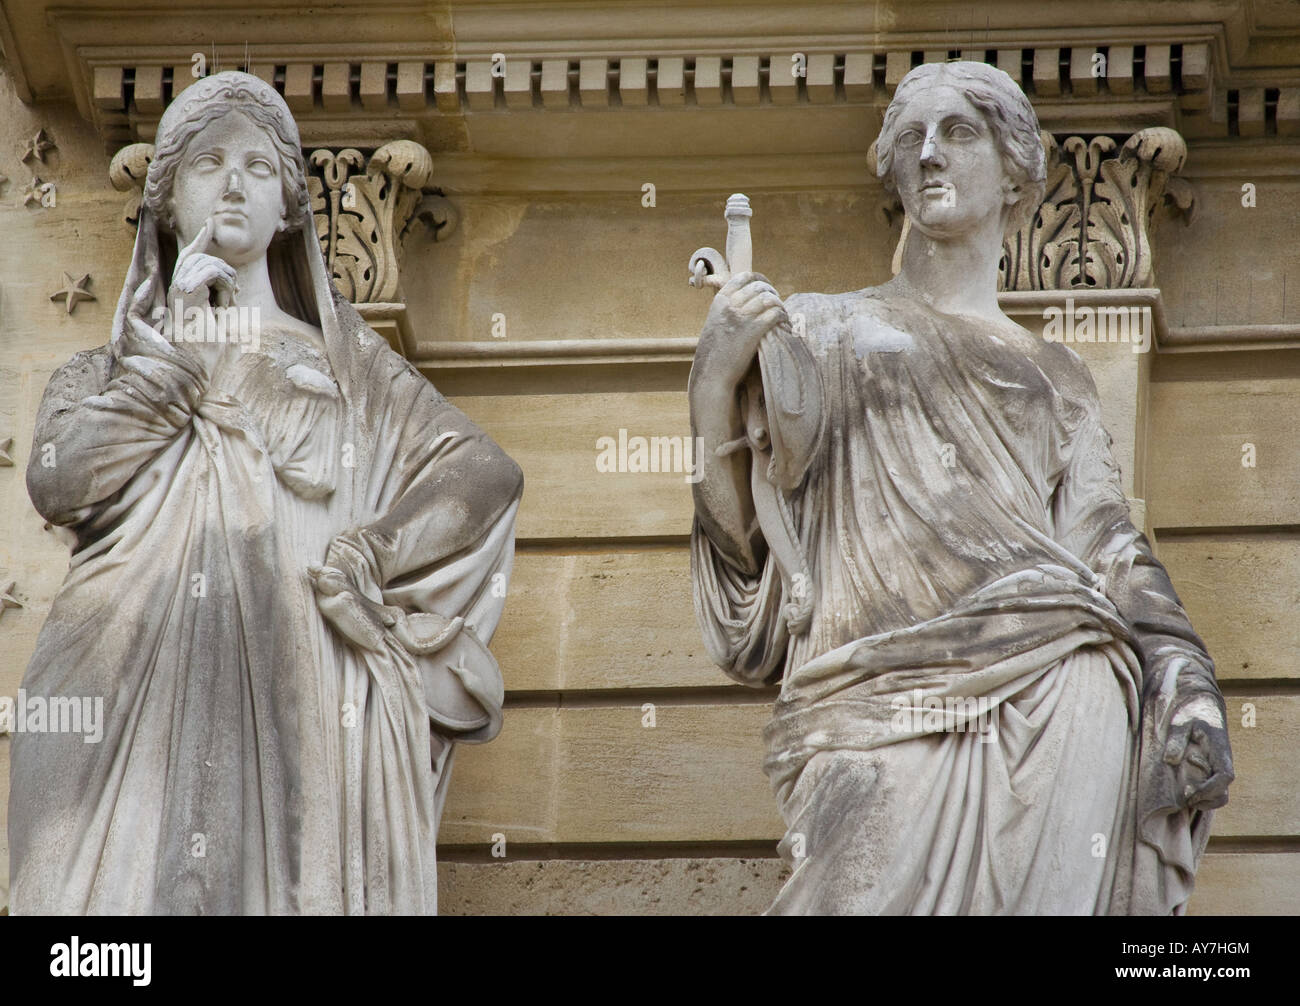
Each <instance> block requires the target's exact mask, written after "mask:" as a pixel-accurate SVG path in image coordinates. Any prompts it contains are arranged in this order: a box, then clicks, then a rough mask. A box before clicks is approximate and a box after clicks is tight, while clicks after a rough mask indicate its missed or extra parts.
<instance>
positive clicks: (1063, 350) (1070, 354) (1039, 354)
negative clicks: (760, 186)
mask: <svg viewBox="0 0 1300 1006" xmlns="http://www.w3.org/2000/svg"><path fill="white" fill-rule="evenodd" d="M1031 338H1032V336H1031ZM1033 343H1034V344H1035V350H1034V353H1035V357H1036V359H1035V362H1036V363H1037V364H1038V366H1039V368H1040V369H1041V370H1042V371H1043V373H1044V374H1045V375H1047V377H1048V379H1049V380H1050V381H1051V382H1052V384H1053V386H1054V387H1055V388H1056V390H1057V391H1058V392H1059V393H1061V394H1062V395H1064V396H1065V397H1066V398H1071V399H1076V400H1079V401H1085V402H1089V401H1097V399H1098V396H1097V382H1096V381H1095V380H1094V379H1093V376H1092V371H1091V370H1089V369H1088V365H1087V364H1086V363H1084V362H1083V357H1081V356H1080V355H1079V354H1078V353H1076V352H1075V351H1074V350H1073V349H1071V348H1070V347H1069V346H1065V345H1062V344H1061V343H1059V342H1051V341H1049V340H1047V339H1037V338H1035V339H1033Z"/></svg>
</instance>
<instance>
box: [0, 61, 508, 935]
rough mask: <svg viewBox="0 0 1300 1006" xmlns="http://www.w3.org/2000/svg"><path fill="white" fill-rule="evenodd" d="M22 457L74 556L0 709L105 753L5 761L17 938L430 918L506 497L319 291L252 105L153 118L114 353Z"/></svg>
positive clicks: (428, 400) (259, 92)
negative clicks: (37, 716)
mask: <svg viewBox="0 0 1300 1006" xmlns="http://www.w3.org/2000/svg"><path fill="white" fill-rule="evenodd" d="M232 309H234V310H232ZM218 316H220V317H221V318H222V320H223V321H228V322H229V324H228V325H227V326H226V327H227V328H230V331H229V332H226V333H225V334H226V336H227V337H226V338H224V339H223V340H222V341H215V340H213V338H212V336H213V333H214V332H218V331H221V332H224V331H225V329H221V328H220V326H217V325H215V324H214V322H215V321H216V320H217V318H218ZM231 326H233V327H231ZM195 339H199V340H204V341H198V342H196V341H194V340H195ZM35 445H36V446H35V449H34V451H33V455H32V457H33V461H32V464H31V466H30V468H29V470H28V476H27V479H28V489H29V492H30V494H31V497H32V501H33V502H34V503H35V505H36V508H37V509H38V510H39V511H40V512H41V513H42V514H43V515H44V516H45V517H46V518H47V519H48V520H49V521H51V522H52V523H53V524H55V525H58V526H61V527H62V528H65V529H67V530H68V531H69V532H71V535H72V537H73V539H74V545H73V552H72V562H71V569H70V571H69V573H68V576H67V579H66V581H65V582H64V584H63V586H62V587H61V588H60V590H59V592H58V594H57V596H56V597H55V599H54V603H53V607H52V609H51V611H50V614H49V618H48V620H47V621H46V623H45V626H44V628H43V630H42V632H41V635H40V638H39V640H38V642H37V646H36V652H35V655H34V656H33V657H32V660H31V663H30V665H29V667H28V669H27V674H26V677H25V678H24V681H23V688H24V689H25V690H26V692H27V694H28V695H40V696H60V695H63V696H86V695H90V696H103V698H104V707H105V713H104V720H105V722H104V733H103V738H102V741H101V742H100V743H98V744H86V743H83V738H82V737H80V736H77V735H71V734H57V733H24V734H18V735H16V736H15V738H14V741H13V749H12V787H11V794H10V808H9V839H10V849H11V856H12V908H13V910H14V911H15V913H153V914H176V913H199V914H219V913H299V912H301V913H397V912H401V913H423V912H433V911H435V910H436V899H437V878H436V872H435V863H434V843H435V839H436V835H437V825H438V817H439V814H440V812H441V807H442V800H443V797H444V794H445V791H446V786H447V782H448V778H449V773H450V768H451V764H450V762H451V755H452V750H453V742H454V741H455V740H457V739H460V740H467V741H486V740H490V739H491V738H492V737H493V736H494V735H495V734H496V732H497V730H498V729H499V727H500V723H501V702H502V697H503V689H502V681H501V676H500V672H499V670H498V668H497V665H496V662H495V661H494V660H493V658H492V655H491V654H490V653H489V652H488V650H487V649H486V645H485V644H486V643H487V642H488V641H489V640H490V639H491V636H492V633H493V630H494V629H495V627H496V624H497V621H498V619H499V617H500V614H501V609H502V605H503V604H504V601H503V600H502V598H503V597H504V594H505V591H504V585H505V582H506V578H507V577H508V576H509V572H510V566H511V561H512V557H513V527H514V517H515V511H516V507H517V505H518V499H519V496H520V492H521V489H522V479H521V475H520V471H519V468H518V467H517V466H516V465H515V463H514V462H513V461H512V460H511V459H510V458H509V457H507V456H506V455H505V454H504V453H503V452H502V451H501V450H500V448H498V447H497V446H496V445H495V444H494V443H493V442H492V441H491V440H489V439H488V437H487V436H486V435H485V434H484V433H483V432H482V431H481V430H480V429H479V428H478V427H476V426H475V425H474V424H473V423H472V422H470V421H469V419H467V418H466V416H465V415H464V414H463V413H461V412H460V411H459V410H458V409H456V408H455V407H453V406H452V405H450V404H449V403H448V402H447V401H446V400H445V399H444V398H443V397H442V396H441V395H439V394H438V392H437V391H436V390H434V388H433V387H432V386H431V385H430V384H429V382H428V381H426V380H425V379H424V378H423V377H422V376H421V375H420V374H419V373H418V372H417V371H416V370H415V369H414V368H413V367H412V366H411V365H410V364H408V363H407V362H406V361H404V360H403V359H402V358H400V357H399V356H398V355H397V354H395V353H394V352H392V351H391V350H390V349H389V348H388V345H387V344H386V343H385V341H384V340H383V339H382V338H381V337H379V336H378V335H377V334H376V333H375V332H374V331H372V330H371V329H370V328H369V327H367V325H366V324H365V322H364V321H363V320H362V319H361V318H360V316H359V315H358V314H357V313H356V311H355V310H353V308H352V306H351V305H350V304H348V303H347V301H346V300H344V299H343V298H342V297H341V296H340V295H339V294H338V293H337V291H336V290H335V289H334V287H333V284H332V283H331V281H330V278H329V274H328V271H327V269H326V266H325V262H324V259H323V256H322V253H321V247H320V243H319V240H318V238H317V234H316V228H315V223H314V221H313V217H312V214H311V211H310V204H309V198H308V190H307V181H306V166H305V163H304V161H303V156H302V151H301V148H300V141H299V137H298V130H297V127H296V125H295V123H294V121H293V118H292V116H291V115H290V113H289V110H288V107H287V106H286V105H285V103H284V101H283V99H281V97H280V96H279V95H278V94H277V93H276V92H275V90H274V89H273V88H272V87H270V86H269V85H268V84H266V83H264V82H263V81H261V80H259V79H258V78H256V77H252V76H249V75H247V74H243V73H232V72H227V73H219V74H216V75H214V76H211V77H207V78H205V79H202V80H199V81H197V82H196V83H194V84H192V85H191V86H190V87H188V88H187V89H186V90H184V91H183V92H181V93H180V94H179V95H178V96H177V98H176V100H175V101H174V102H173V103H172V104H171V105H170V106H169V107H168V109H167V110H166V112H165V113H164V115H163V117H162V121H161V122H160V124H159V127H158V134H157V139H156V148H155V154H154V158H153V161H152V163H151V164H150V166H149V172H148V179H147V183H146V187H145V193H144V199H143V206H142V210H141V213H140V223H139V230H138V234H137V237H136V242H135V250H134V254H133V256H132V260H131V263H130V267H129V269H128V271H127V276H126V282H125V284H124V285H123V288H122V295H121V299H120V301H119V304H118V308H117V312H116V315H115V317H114V321H113V330H112V334H111V338H110V341H109V342H108V343H107V345H104V346H101V347H100V348H98V349H94V350H91V351H89V352H84V353H80V354H78V355H77V356H76V357H74V358H73V360H72V361H71V362H70V363H68V364H67V365H65V366H64V367H62V368H60V369H59V370H58V371H57V372H56V373H55V374H54V376H53V377H52V378H51V380H50V383H49V387H48V389H47V390H46V393H45V397H44V400H43V402H42V404H41V407H40V410H39V414H38V418H37V423H36V435H35ZM43 460H52V462H53V463H51V464H45V463H42V461H43Z"/></svg>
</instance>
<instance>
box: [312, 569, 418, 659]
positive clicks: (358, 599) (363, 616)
mask: <svg viewBox="0 0 1300 1006" xmlns="http://www.w3.org/2000/svg"><path fill="white" fill-rule="evenodd" d="M307 574H308V575H309V576H310V577H311V578H312V585H313V586H314V587H315V588H316V607H318V608H319V609H320V611H321V614H322V615H324V616H325V617H326V618H327V619H328V620H329V622H330V624H331V625H333V626H334V628H335V629H337V630H338V631H339V632H340V633H341V634H342V635H343V637H344V638H345V639H347V640H348V641H350V642H351V643H352V644H353V645H354V646H357V647H359V648H360V649H363V650H370V651H371V652H375V653H378V652H382V651H383V649H384V630H386V629H389V628H391V627H392V626H393V625H395V624H397V621H398V619H399V618H400V617H401V616H402V615H403V612H402V609H401V608H395V607H392V606H391V605H384V604H376V603H375V602H374V601H372V600H370V599H369V598H367V597H364V596H363V595H362V594H361V593H360V592H359V591H358V590H357V589H356V586H355V585H354V584H353V583H352V581H351V579H350V578H349V577H348V576H347V574H346V573H344V572H342V571H341V570H338V569H335V568H333V567H331V566H318V565H311V566H308V567H307Z"/></svg>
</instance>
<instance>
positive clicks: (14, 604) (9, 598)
mask: <svg viewBox="0 0 1300 1006" xmlns="http://www.w3.org/2000/svg"><path fill="white" fill-rule="evenodd" d="M17 586H18V581H16V580H9V581H8V582H6V583H4V584H3V585H0V615H3V614H4V613H5V611H6V610H7V609H9V608H21V607H22V606H23V605H22V602H21V601H19V600H18V598H16V597H14V588H15V587H17Z"/></svg>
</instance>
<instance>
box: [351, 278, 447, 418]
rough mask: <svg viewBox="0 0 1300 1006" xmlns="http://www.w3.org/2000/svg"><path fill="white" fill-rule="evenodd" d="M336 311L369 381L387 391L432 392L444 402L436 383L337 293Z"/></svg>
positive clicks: (360, 367) (358, 362) (359, 364)
mask: <svg viewBox="0 0 1300 1006" xmlns="http://www.w3.org/2000/svg"><path fill="white" fill-rule="evenodd" d="M335 312H336V314H337V317H338V319H339V324H340V326H341V327H342V329H343V331H344V333H345V337H346V338H347V339H348V340H349V342H350V343H351V345H352V346H353V347H355V348H354V350H353V353H352V354H351V355H353V357H354V359H355V362H356V363H357V364H358V366H359V369H360V370H361V372H362V373H364V374H365V375H368V378H369V380H370V381H372V382H373V383H375V384H376V385H378V386H379V387H381V388H383V390H384V392H385V394H391V393H394V392H398V393H400V392H403V391H405V390H407V389H408V387H413V388H415V389H417V390H418V391H419V392H420V393H421V394H424V395H432V396H433V397H434V398H435V399H437V401H439V402H442V401H445V399H444V398H443V396H442V394H441V393H439V391H438V389H437V388H435V387H434V385H433V382H432V381H430V380H429V379H428V378H427V377H425V376H424V375H423V374H421V373H420V371H419V370H417V369H416V367H415V364H413V363H411V361H410V360H408V359H407V358H406V357H404V356H403V355H402V354H401V353H398V352H397V351H395V350H394V349H393V347H392V346H391V345H389V342H388V340H387V339H385V338H384V337H383V336H382V335H380V334H379V333H378V332H376V331H375V330H374V329H373V328H371V327H370V325H369V323H368V322H367V321H366V320H365V319H364V318H362V317H361V315H360V313H358V311H357V310H356V308H355V307H353V306H352V304H351V303H349V302H348V301H347V300H346V299H345V298H343V297H342V296H341V295H338V296H337V297H336V300H335Z"/></svg>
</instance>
